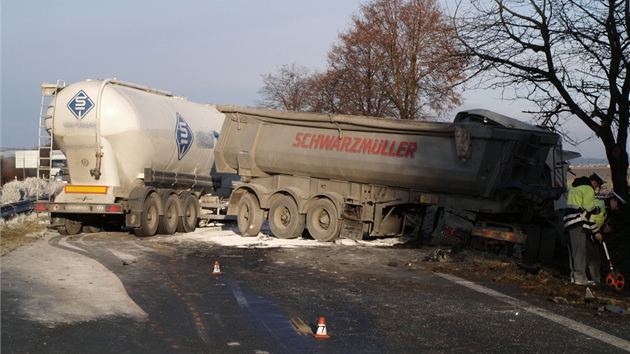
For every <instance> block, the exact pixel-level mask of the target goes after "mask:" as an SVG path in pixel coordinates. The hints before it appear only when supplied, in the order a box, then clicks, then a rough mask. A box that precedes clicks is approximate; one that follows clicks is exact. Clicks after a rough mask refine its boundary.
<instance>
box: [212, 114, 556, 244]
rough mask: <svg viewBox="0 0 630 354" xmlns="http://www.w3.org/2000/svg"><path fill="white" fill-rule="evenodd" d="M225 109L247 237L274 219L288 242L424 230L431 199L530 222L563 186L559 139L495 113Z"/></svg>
mask: <svg viewBox="0 0 630 354" xmlns="http://www.w3.org/2000/svg"><path fill="white" fill-rule="evenodd" d="M218 109H219V110H220V111H221V112H222V113H224V114H225V115H226V120H225V123H224V125H223V129H222V130H221V134H220V137H219V140H218V145H217V148H216V150H215V156H216V165H217V170H218V171H219V172H224V173H236V174H238V175H239V176H240V181H239V182H238V183H235V184H234V190H233V192H232V195H231V198H230V202H229V207H228V214H229V215H236V216H237V219H238V227H239V230H240V232H241V233H242V234H243V235H256V234H258V232H259V231H260V228H261V226H262V224H263V222H264V221H265V219H267V220H268V222H269V227H270V229H271V231H272V232H273V233H274V235H276V236H278V237H283V238H292V237H297V236H299V235H301V234H302V232H303V231H304V229H306V230H308V233H309V234H310V235H311V236H312V237H313V238H315V239H317V240H320V241H330V240H333V239H335V238H337V237H340V236H341V237H346V238H353V239H360V238H363V237H364V236H377V237H380V236H396V235H401V234H403V233H413V232H415V233H418V232H419V230H420V227H421V224H422V220H423V218H424V215H425V211H426V208H427V206H430V205H438V206H442V207H452V208H457V209H462V210H467V211H471V212H473V213H474V214H475V215H482V214H483V215H488V216H494V217H495V219H504V220H505V221H508V220H510V221H522V222H528V221H531V220H533V219H534V218H535V217H539V216H542V215H546V214H548V213H553V201H554V200H555V199H557V198H558V197H559V196H560V195H561V194H562V193H563V191H564V190H565V185H564V184H565V182H564V178H563V173H562V171H561V170H562V161H559V156H560V155H559V152H560V145H559V143H560V138H559V136H558V135H557V134H555V133H552V132H549V131H546V130H543V129H539V128H537V127H534V126H531V125H528V124H525V123H522V122H519V121H517V120H514V119H511V118H508V117H505V116H501V115H499V114H496V113H493V112H489V111H485V110H475V111H468V112H462V113H460V114H458V115H457V117H456V119H455V122H454V123H427V122H419V121H406V120H396V119H384V118H372V117H359V116H343V115H327V114H315V113H303V112H288V111H275V110H263V109H251V108H242V107H234V106H218ZM556 160H558V161H556ZM549 162H550V163H549ZM516 242H524V238H522V239H519V240H517V241H516Z"/></svg>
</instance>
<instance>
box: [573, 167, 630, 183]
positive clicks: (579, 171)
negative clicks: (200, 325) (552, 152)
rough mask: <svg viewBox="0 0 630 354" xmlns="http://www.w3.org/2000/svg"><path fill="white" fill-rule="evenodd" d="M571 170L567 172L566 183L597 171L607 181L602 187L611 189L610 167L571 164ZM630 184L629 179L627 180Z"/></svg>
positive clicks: (629, 170)
mask: <svg viewBox="0 0 630 354" xmlns="http://www.w3.org/2000/svg"><path fill="white" fill-rule="evenodd" d="M571 172H573V173H574V175H573V174H571V173H568V174H567V185H569V186H570V185H571V183H573V180H574V179H576V178H578V177H581V176H590V175H591V174H593V172H597V173H599V174H600V175H601V176H602V177H603V178H604V179H605V180H606V181H607V182H608V183H607V184H605V185H604V189H612V184H611V183H610V168H608V166H606V165H602V166H571ZM628 172H629V174H628V176H629V177H630V168H629V169H628ZM628 183H629V184H630V179H629V180H628Z"/></svg>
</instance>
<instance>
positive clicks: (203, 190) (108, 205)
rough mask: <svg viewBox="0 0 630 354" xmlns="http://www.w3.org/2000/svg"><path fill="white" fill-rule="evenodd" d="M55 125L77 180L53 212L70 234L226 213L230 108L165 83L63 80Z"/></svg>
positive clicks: (174, 227) (181, 227)
mask: <svg viewBox="0 0 630 354" xmlns="http://www.w3.org/2000/svg"><path fill="white" fill-rule="evenodd" d="M45 117H46V123H45V124H46V130H47V131H48V132H49V134H50V135H51V138H52V139H54V142H55V144H56V145H57V146H58V147H59V148H60V149H61V151H63V153H64V154H65V156H66V158H67V163H68V170H69V179H70V183H68V184H66V185H65V186H64V188H63V190H62V191H61V192H60V193H59V194H58V195H56V196H54V200H52V201H49V202H38V203H35V204H34V210H35V211H48V212H50V213H51V223H52V225H53V226H55V227H57V228H58V230H59V231H60V233H62V234H77V233H79V232H80V231H81V230H82V229H83V230H84V231H91V232H95V231H97V230H100V229H101V228H103V227H104V228H108V229H109V228H113V229H119V228H120V227H121V226H128V227H132V228H133V231H134V233H135V234H136V235H138V236H151V235H154V234H156V233H162V234H172V233H174V232H176V231H179V232H190V231H193V230H194V229H195V228H196V226H197V223H198V219H199V218H201V219H204V220H208V219H215V220H217V219H223V218H225V215H221V213H220V210H221V208H222V207H224V204H222V202H221V197H227V196H228V195H229V188H228V192H227V194H224V195H222V194H221V193H220V191H221V188H220V185H221V181H220V180H219V178H218V177H217V175H216V174H213V173H212V170H213V166H214V147H215V143H216V139H217V137H218V132H219V131H220V129H221V126H222V124H223V121H224V118H225V116H224V114H222V113H220V112H219V111H217V109H216V108H215V107H214V106H211V105H203V104H198V103H193V102H188V101H186V100H185V99H184V98H182V97H178V96H174V95H173V94H171V93H169V92H165V91H160V90H156V89H152V88H149V87H144V86H139V85H135V84H131V83H127V82H123V81H119V80H116V79H107V80H88V81H84V82H78V83H75V84H72V85H68V86H64V87H58V88H57V90H56V92H55V97H54V99H53V101H52V104H51V106H50V107H49V108H48V111H47V113H46V116H45Z"/></svg>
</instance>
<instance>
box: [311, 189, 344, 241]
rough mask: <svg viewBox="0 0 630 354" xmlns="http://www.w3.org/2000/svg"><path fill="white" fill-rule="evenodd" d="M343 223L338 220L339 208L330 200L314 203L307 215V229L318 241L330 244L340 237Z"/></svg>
mask: <svg viewBox="0 0 630 354" xmlns="http://www.w3.org/2000/svg"><path fill="white" fill-rule="evenodd" d="M340 226H341V223H340V222H339V219H337V208H335V205H334V204H333V202H331V201H330V200H329V199H320V200H318V201H316V202H315V203H313V205H311V207H310V208H309V209H308V212H307V213H306V228H307V229H308V233H309V234H310V235H311V236H312V237H313V238H314V239H316V240H317V241H321V242H329V241H332V240H334V239H336V238H337V236H339V231H340V230H341V228H340Z"/></svg>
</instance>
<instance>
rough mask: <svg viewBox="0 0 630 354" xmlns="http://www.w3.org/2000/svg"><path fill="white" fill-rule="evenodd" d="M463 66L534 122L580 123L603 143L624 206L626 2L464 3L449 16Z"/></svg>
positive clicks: (628, 84) (629, 49)
mask: <svg viewBox="0 0 630 354" xmlns="http://www.w3.org/2000/svg"><path fill="white" fill-rule="evenodd" d="M454 17H455V20H456V28H457V35H458V39H459V40H460V41H461V43H462V44H463V45H464V46H465V48H466V49H467V51H468V55H470V56H472V57H473V58H474V60H473V61H472V63H471V64H472V65H471V66H470V68H471V69H472V70H473V71H474V73H475V74H476V75H479V76H480V77H482V78H483V79H484V80H485V81H482V82H485V83H488V86H489V87H493V88H502V89H510V90H511V92H513V95H514V96H513V98H516V99H518V98H524V99H527V100H529V101H531V102H533V103H535V104H536V105H537V107H538V109H537V110H536V111H535V112H530V113H535V114H536V118H537V119H538V121H539V123H541V124H543V125H547V126H554V127H556V129H558V130H559V131H560V132H561V133H564V135H565V136H566V135H567V134H566V133H567V132H565V131H563V129H562V125H563V123H566V122H567V120H569V119H576V118H577V119H579V120H581V121H582V122H583V123H584V124H585V125H586V126H587V127H588V128H589V129H590V130H592V131H593V132H594V133H595V134H596V135H597V136H598V137H599V139H600V140H601V141H602V143H603V145H604V147H605V149H606V156H607V158H608V161H609V163H610V167H611V173H612V180H613V185H614V188H615V191H616V192H617V193H619V194H620V195H622V196H623V197H625V198H626V200H628V197H629V195H628V182H627V170H628V152H627V149H626V146H627V139H628V120H629V116H630V74H629V72H628V68H629V66H630V27H629V26H630V7H629V1H628V0H469V2H468V3H467V4H466V6H462V4H461V3H460V6H458V9H457V11H456V13H455V16H454Z"/></svg>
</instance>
